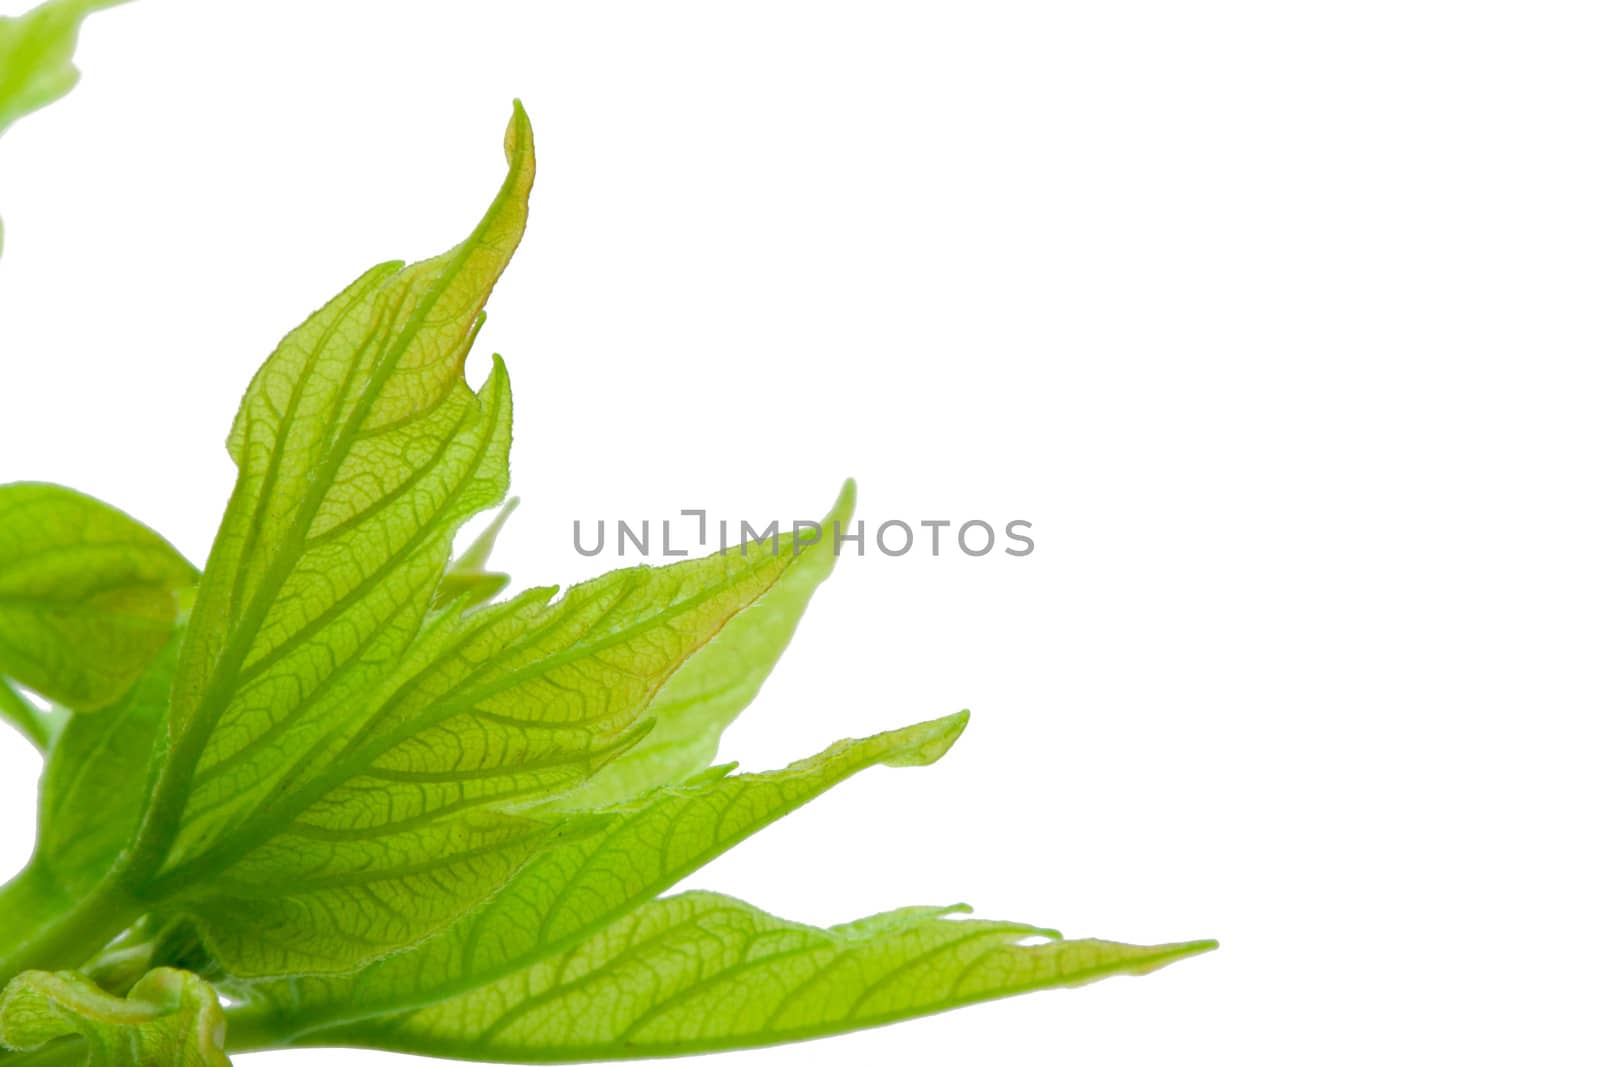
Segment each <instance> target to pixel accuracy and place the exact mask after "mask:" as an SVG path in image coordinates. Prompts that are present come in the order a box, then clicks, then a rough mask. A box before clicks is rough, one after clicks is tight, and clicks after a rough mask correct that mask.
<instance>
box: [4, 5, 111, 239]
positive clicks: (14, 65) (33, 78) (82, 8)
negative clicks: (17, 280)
mask: <svg viewBox="0 0 1600 1067" xmlns="http://www.w3.org/2000/svg"><path fill="white" fill-rule="evenodd" d="M124 2H125V0H46V2H45V3H42V4H40V5H39V6H38V7H36V8H34V9H33V10H32V11H29V12H27V13H25V14H22V15H18V16H15V17H0V133H4V132H5V130H6V127H8V126H10V125H11V124H12V123H13V122H15V121H16V120H17V119H19V118H21V117H22V116H23V115H26V114H28V113H29V112H30V111H37V110H39V109H40V108H41V107H44V106H45V105H46V104H49V103H53V102H54V101H56V100H58V99H60V98H61V97H63V96H65V95H66V94H67V91H68V90H69V89H71V88H72V87H73V86H74V85H76V84H77V83H78V68H77V67H74V66H73V65H72V53H73V50H74V49H76V48H77V46H78V27H79V26H80V25H81V24H82V22H83V20H84V18H85V17H87V16H88V15H89V13H90V12H92V11H98V10H100V9H102V8H107V7H115V6H116V5H117V4H120V3H124ZM3 237H4V233H3V231H0V239H3Z"/></svg>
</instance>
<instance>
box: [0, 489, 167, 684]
mask: <svg viewBox="0 0 1600 1067" xmlns="http://www.w3.org/2000/svg"><path fill="white" fill-rule="evenodd" d="M194 580H195V573H194V568H192V567H191V566H190V565H189V564H188V563H187V562H186V561H185V560H184V559H183V557H182V556H180V555H179V554H178V553H177V551H176V550H174V549H173V547H172V546H171V545H169V544H167V542H166V541H164V540H162V539H161V537H160V536H159V535H157V534H155V533H154V532H152V531H151V530H150V529H148V528H147V527H145V526H142V525H140V524H139V523H138V522H135V521H134V520H133V519H131V518H129V517H128V516H127V515H124V514H123V513H122V512H120V511H118V510H116V509H115V508H112V507H110V506H108V505H106V504H102V503H101V502H100V501H98V500H95V499H93V498H92V497H87V496H84V495H83V494H82V493H77V492H74V491H73V490H71V489H65V488H62V487H61V486H58V485H45V484H42V483H36V482H16V483H12V484H9V485H0V674H3V675H7V676H9V677H11V678H14V679H16V680H17V681H18V682H21V683H22V684H23V685H25V686H28V687H29V688H30V689H34V690H36V691H37V692H39V693H41V694H43V695H44V696H45V697H47V698H48V699H50V700H52V701H54V702H55V703H58V704H63V705H66V706H67V707H70V708H72V709H73V710H75V711H96V710H98V709H100V708H103V707H105V706H106V705H108V704H111V703H112V702H114V701H115V700H117V698H119V697H121V696H122V695H123V694H124V693H125V692H127V690H128V688H129V687H130V686H132V685H133V683H134V680H135V679H137V678H138V677H139V676H140V674H142V673H143V672H144V669H145V667H146V666H147V665H148V664H149V663H150V661H151V660H152V659H154V658H155V655H156V653H157V652H159V651H160V650H161V647H162V646H163V645H164V644H166V642H167V637H168V635H169V634H171V632H172V627H173V623H174V620H175V619H176V618H177V614H178V607H179V594H180V591H181V590H183V589H186V588H187V587H189V586H190V585H192V584H193V583H194Z"/></svg>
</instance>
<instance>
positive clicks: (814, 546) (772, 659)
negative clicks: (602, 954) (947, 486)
mask: <svg viewBox="0 0 1600 1067" xmlns="http://www.w3.org/2000/svg"><path fill="white" fill-rule="evenodd" d="M855 502H856V486H855V483H854V482H846V483H845V486H844V488H843V489H842V490H841V491H840V493H839V499H838V500H837V501H836V502H835V503H834V505H833V509H832V510H831V511H830V512H829V513H828V515H827V516H826V517H825V518H824V519H823V520H822V522H821V523H820V524H819V526H820V530H821V532H820V534H819V536H818V538H817V539H816V540H813V541H811V542H810V543H809V544H799V545H796V544H795V543H794V541H793V540H792V539H791V541H790V542H789V549H788V550H789V551H795V552H798V554H799V559H798V560H797V561H796V562H795V564H794V566H792V567H790V568H789V569H788V570H787V571H786V572H785V573H784V575H783V577H782V578H780V579H779V580H778V581H777V582H775V583H774V584H773V587H772V589H771V590H769V591H768V592H767V593H766V594H765V595H764V596H763V597H762V598H761V599H760V600H759V601H757V602H756V603H755V604H754V605H752V606H751V608H750V609H749V610H748V611H745V612H744V613H742V614H740V615H739V616H737V617H736V618H734V619H732V620H731V621H730V622H729V623H728V625H726V626H725V627H723V628H722V631H721V632H720V633H718V634H717V635H716V637H714V638H712V639H711V641H709V642H708V643H707V644H706V646H705V647H704V648H702V649H701V650H700V651H699V652H697V653H695V654H694V656H692V657H690V659H689V661H688V662H686V663H685V664H684V665H683V667H682V668H680V669H679V670H678V672H677V673H676V674H674V675H673V676H672V678H671V679H669V680H668V682H667V684H666V685H664V686H662V687H661V691H660V692H659V693H657V694H656V698H655V700H654V701H652V702H651V704H650V708H649V711H648V712H647V714H649V715H650V716H652V717H654V718H655V720H656V726H655V729H654V730H652V731H651V732H650V736H648V737H646V738H645V739H644V741H643V742H641V743H640V744H639V745H637V746H636V747H635V748H634V749H633V750H631V751H629V752H627V753H624V754H623V756H622V757H621V758H620V759H618V760H616V761H615V762H614V763H612V764H610V765H609V766H607V767H605V768H604V769H603V770H601V771H600V773H599V774H597V775H595V777H594V778H593V779H591V780H590V781H589V782H588V783H586V784H585V785H584V786H583V787H582V788H581V789H580V790H578V791H577V793H575V794H574V795H573V796H572V797H571V798H569V800H568V803H569V804H572V805H574V806H581V807H583V806H594V807H599V806H601V805H604V804H611V803H615V802H617V801H620V800H624V799H626V798H628V797H631V796H636V795H638V794H639V793H642V792H644V791H645V790H647V789H649V788H651V787H653V786H657V785H666V784H668V783H670V782H678V781H682V780H683V779H684V778H686V777H688V776H689V775H691V774H694V773H695V772H697V771H700V770H702V769H704V768H705V767H706V766H707V765H709V764H710V763H711V761H712V759H713V758H715V756H716V754H717V745H718V743H719V741H720V740H721V737H722V731H723V730H724V729H726V728H727V726H728V725H729V724H730V723H732V722H733V720H734V719H735V718H736V717H737V716H738V714H739V713H740V712H741V711H743V710H744V709H745V708H746V707H748V706H749V704H750V701H751V700H753V699H755V696H756V693H757V692H758V691H759V690H760V688H761V685H762V683H763V682H765V681H766V679H767V675H768V674H770V673H771V672H772V668H773V667H775V666H776V665H777V662H778V657H779V656H781V655H783V650H784V649H785V648H787V647H788V645H789V639H790V638H791V637H792V636H794V631H795V628H796V627H797V626H798V625H799V624H800V616H801V615H802V614H804V613H805V610H806V606H807V605H808V604H810V602H811V594H812V593H813V592H815V591H816V588H817V586H819V585H821V584H822V582H823V580H824V579H826V578H827V577H828V575H830V574H832V573H833V566H834V563H835V561H836V560H837V559H838V554H839V553H838V548H839V545H838V541H837V540H836V536H837V532H838V531H841V530H843V529H844V527H845V526H846V525H848V523H849V521H850V516H851V514H852V513H853V512H854V510H855ZM763 543H765V542H763ZM754 550H755V549H754V548H752V551H754Z"/></svg>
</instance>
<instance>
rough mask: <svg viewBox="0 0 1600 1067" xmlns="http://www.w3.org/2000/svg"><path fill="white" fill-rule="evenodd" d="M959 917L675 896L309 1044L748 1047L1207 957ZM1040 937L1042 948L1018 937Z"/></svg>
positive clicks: (611, 1054) (446, 1051)
mask: <svg viewBox="0 0 1600 1067" xmlns="http://www.w3.org/2000/svg"><path fill="white" fill-rule="evenodd" d="M955 910H963V909H929V908H910V909H902V910H901V911H898V912H891V913H888V914H885V915H880V916H874V917H872V918H869V919H866V920H860V921H857V922H855V923H848V924H844V925H842V926H836V927H832V928H830V929H820V928H817V927H811V926H805V925H802V924H799V923H792V922H786V921H784V920H781V919H777V918H774V917H773V916H770V915H767V914H766V913H764V912H761V911H758V910H757V909H755V908H753V907H751V906H750V905H748V904H745V903H743V902H741V901H738V900H734V899H733V898H730V897H725V896H720V895H717V894H712V893H686V894H683V895H681V896H676V897H668V898H665V899H662V900H658V901H654V902H652V903H650V904H648V905H646V906H644V907H643V908H640V909H639V910H638V911H637V912H635V913H633V914H630V915H628V916H627V917H625V918H623V919H621V920H619V921H618V922H617V923H615V924H614V925H613V926H611V927H609V928H608V929H607V930H605V931H603V932H602V933H601V934H599V935H597V936H595V937H594V938H592V939H590V940H588V941H586V942H584V943H583V944H582V945H580V946H578V947H576V948H574V949H572V950H570V951H569V952H567V953H564V954H562V955H561V956H559V957H557V958H554V959H551V960H549V961H547V962H545V963H542V964H540V965H537V966H535V967H533V968H530V969H529V970H527V971H525V972H522V973H519V974H516V975H513V976H510V977H508V978H505V979H502V980H500V981H499V982H497V983H494V984H492V985H490V986H486V987H484V988H483V989H480V990H477V991H475V992H473V993H471V994H468V995H466V996H463V997H457V998H453V999H451V1000H447V1001H443V1002H441V1003H438V1004H434V1005H431V1006H429V1007H426V1008H421V1009H418V1010H416V1011H414V1012H410V1013H407V1014H404V1015H401V1016H397V1017H393V1018H389V1019H374V1020H369V1021H367V1022H365V1023H357V1024H354V1025H352V1026H348V1027H344V1028H341V1029H338V1030H335V1031H332V1032H329V1033H325V1034H319V1035H315V1036H313V1037H311V1038H308V1039H307V1040H306V1041H305V1043H308V1044H309V1043H318V1042H324V1041H327V1042H333V1043H337V1044H341V1045H345V1044H358V1045H363V1046H369V1047H373V1048H381V1049H387V1050H391V1051H397V1052H410V1053H419V1054H423V1055H435V1056H439V1055H442V1056H456V1057H463V1058H474V1059H485V1060H495V1061H499V1062H508V1063H553V1062H574V1061H582V1060H606V1059H641V1058H649V1057H656V1056H676V1055H682V1054H686V1053H694V1052H713V1051H723V1050H729V1049H739V1048H755V1047H760V1046H764V1045H771V1044H777V1043H781V1042H789V1041H798V1040H806V1039H810V1038H815V1037H823V1036H828V1035H832V1034H838V1033H845V1032H848V1031H851V1030H858V1029H863V1028H866V1027H872V1026H881V1025H885V1024H887V1023H892V1022H898V1021H901V1020H904V1019H910V1018H915V1017H917V1016H922V1015H929V1014H933V1013H935V1012H940V1011H945V1010H949V1009H951V1008H955V1007H960V1006H964V1005H968V1004H973V1003H978V1002H980V1001H984V1000H993V999H998V998H1000V997H1005V996H1012V995H1016V994H1019V993H1025V992H1032V991H1035V990H1038V989H1046V988H1058V987H1068V986H1074V985H1081V984H1084V983H1086V982H1091V981H1095V980H1098V979H1101V978H1105V977H1109V976H1111V975H1116V974H1144V973H1148V972H1149V971H1152V970H1154V969H1156V968H1158V967H1161V966H1164V965H1166V964H1168V963H1171V962H1174V961H1176V960H1179V959H1182V958H1184V957H1186V956H1191V955H1195V954H1198V953H1200V952H1205V951H1208V950H1209V949H1211V948H1214V947H1215V944H1214V943H1213V942H1204V941H1201V942H1188V943H1183V944H1174V945H1157V946H1135V945H1122V944H1117V943H1115V942H1107V941H1098V940H1083V941H1062V940H1059V938H1058V935H1055V934H1054V933H1053V932H1052V931H1046V930H1040V929H1038V928H1035V927H1031V926H1024V925H1020V924H1015V923H998V922H984V921H977V920H970V921H961V922H957V921H953V920H952V919H951V918H950V912H951V911H955ZM1038 938H1042V939H1045V942H1046V943H1044V944H1037V945H1027V944H1019V943H1018V942H1019V941H1022V940H1024V939H1038Z"/></svg>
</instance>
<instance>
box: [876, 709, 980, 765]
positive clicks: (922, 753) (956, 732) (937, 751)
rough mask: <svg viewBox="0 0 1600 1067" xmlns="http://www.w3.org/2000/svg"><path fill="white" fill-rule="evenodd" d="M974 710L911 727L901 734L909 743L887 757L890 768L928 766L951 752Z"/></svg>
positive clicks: (886, 763)
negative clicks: (951, 747)
mask: <svg viewBox="0 0 1600 1067" xmlns="http://www.w3.org/2000/svg"><path fill="white" fill-rule="evenodd" d="M971 717H972V715H971V713H970V712H968V711H967V710H965V709H963V710H961V711H958V712H956V713H955V714H954V715H946V716H945V717H944V718H942V719H933V720H931V721H929V722H925V723H919V724H918V725H916V726H911V727H908V728H907V729H906V730H905V731H903V734H902V736H904V737H905V739H906V740H907V741H908V742H909V744H907V745H906V747H905V748H903V749H901V750H900V751H899V752H896V753H895V754H893V755H892V756H890V757H889V758H887V759H885V760H884V765H885V766H889V767H926V766H927V765H928V764H930V763H935V762H937V761H938V760H939V759H940V758H942V757H943V756H944V754H945V753H946V752H949V751H950V746H952V745H954V744H955V743H956V740H957V739H958V738H959V737H960V736H961V733H962V731H963V730H965V729H966V728H967V720H968V719H970V718H971Z"/></svg>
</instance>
